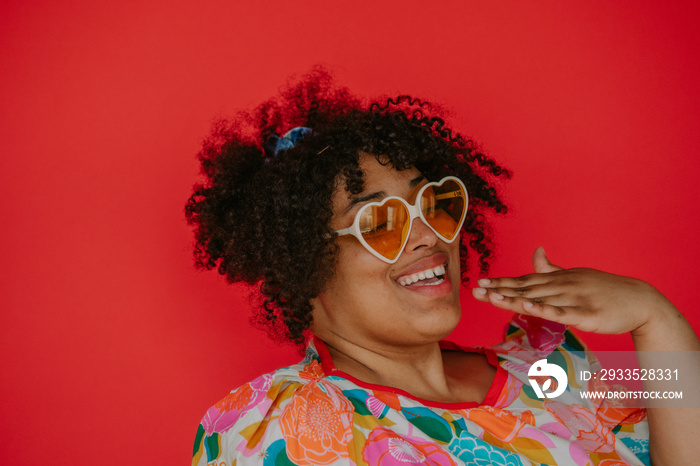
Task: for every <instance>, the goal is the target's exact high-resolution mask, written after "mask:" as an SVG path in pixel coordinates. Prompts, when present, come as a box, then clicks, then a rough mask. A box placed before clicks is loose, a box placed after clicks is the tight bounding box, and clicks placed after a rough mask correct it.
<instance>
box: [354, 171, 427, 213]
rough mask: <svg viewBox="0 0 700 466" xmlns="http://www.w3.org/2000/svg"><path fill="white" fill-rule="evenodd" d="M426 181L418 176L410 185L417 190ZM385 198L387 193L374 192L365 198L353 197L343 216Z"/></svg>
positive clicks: (421, 176) (423, 177)
mask: <svg viewBox="0 0 700 466" xmlns="http://www.w3.org/2000/svg"><path fill="white" fill-rule="evenodd" d="M424 179H425V176H423V175H418V176H416V177H415V178H413V179H412V180H411V181H410V183H409V186H410V188H411V189H413V188H415V187H416V186H418V185H419V184H420V183H421V182H422V181H423V180H424ZM385 197H387V195H386V192H385V191H377V192H374V193H369V194H365V195H364V196H352V197H351V198H350V204H348V206H347V207H346V208H345V211H344V212H343V215H345V214H347V213H348V212H350V211H351V210H352V208H353V207H355V206H356V205H357V204H362V203H363V202H368V201H374V200H377V199H384V198H385Z"/></svg>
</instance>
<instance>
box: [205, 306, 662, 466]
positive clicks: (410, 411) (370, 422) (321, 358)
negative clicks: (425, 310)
mask: <svg viewBox="0 0 700 466" xmlns="http://www.w3.org/2000/svg"><path fill="white" fill-rule="evenodd" d="M441 346H442V348H443V350H446V351H475V350H469V349H464V348H461V347H459V346H457V345H455V344H453V343H449V342H442V343H441ZM476 351H481V352H483V353H484V354H486V355H487V357H488V359H489V362H490V363H491V364H492V365H494V366H496V367H497V372H496V376H495V378H494V381H493V383H492V385H491V388H490V390H489V392H488V394H487V395H486V399H484V401H483V402H482V403H480V404H479V403H438V402H431V401H425V400H420V399H418V398H416V397H413V396H412V395H410V394H408V393H406V392H403V391H401V390H397V389H393V388H390V387H383V386H377V385H369V384H366V383H364V382H361V381H359V380H356V379H354V378H353V377H352V376H350V375H348V374H345V373H343V372H341V371H339V370H337V369H335V367H334V366H333V363H332V361H331V359H330V355H329V353H328V350H327V349H326V347H325V345H324V344H323V342H321V341H319V340H312V341H311V342H310V344H309V346H308V348H307V352H306V357H305V359H304V360H303V361H302V362H301V363H299V364H297V365H294V366H290V367H286V368H283V369H279V370H277V371H274V372H272V373H269V374H265V375H263V376H261V377H258V378H257V379H255V380H253V381H252V382H249V383H246V384H245V385H243V386H241V387H239V388H237V389H236V390H234V391H233V392H231V393H230V394H229V395H227V396H226V397H225V398H224V399H222V400H221V401H219V402H218V403H216V404H215V405H214V406H213V407H211V408H210V409H209V410H208V411H207V413H206V414H205V416H204V418H203V419H202V423H201V424H200V426H199V429H198V431H197V436H196V439H195V445H194V456H193V459H192V464H193V465H194V466H197V465H199V466H204V465H215V466H224V465H225V466H232V465H238V466H242V465H249V464H251V465H252V464H256V465H263V466H268V465H303V466H307V465H381V466H389V465H396V466H399V465H400V466H406V465H410V464H428V465H435V466H447V465H468V466H491V465H494V466H529V465H577V466H584V465H588V466H614V465H649V464H650V463H649V455H648V444H649V441H648V439H649V432H648V428H647V422H646V412H645V411H644V409H642V408H633V407H626V406H625V405H624V404H622V402H621V401H619V400H615V401H614V402H611V400H586V401H581V399H580V398H579V397H575V396H574V392H575V391H580V390H595V389H600V388H601V387H593V386H590V385H592V384H598V383H599V382H596V381H587V382H581V381H579V380H576V378H575V374H578V373H580V372H579V371H581V370H591V366H594V365H595V364H596V361H595V358H594V357H593V356H592V355H591V354H590V353H589V352H587V351H586V350H585V347H584V346H583V345H582V344H581V342H580V341H579V340H578V339H577V338H576V337H575V336H574V334H573V333H571V332H569V331H567V330H566V328H565V327H564V326H563V325H561V324H557V323H553V322H548V321H544V320H541V319H538V318H534V317H530V316H522V315H517V316H515V318H514V319H513V321H512V322H511V324H510V326H509V328H508V329H507V332H506V338H505V342H504V343H501V344H499V345H497V346H494V347H492V348H488V349H485V350H476ZM542 358H547V361H548V363H553V364H556V365H558V366H559V367H562V368H563V369H564V370H565V371H566V373H567V375H568V379H569V381H568V382H569V383H568V388H567V390H566V392H564V394H563V395H561V396H559V397H557V398H544V399H540V398H538V397H537V396H536V394H535V393H534V391H533V389H532V387H531V386H530V383H529V381H528V380H529V379H528V370H529V368H530V366H531V365H532V363H534V362H535V361H537V360H539V359H542ZM593 370H595V368H594V369H593Z"/></svg>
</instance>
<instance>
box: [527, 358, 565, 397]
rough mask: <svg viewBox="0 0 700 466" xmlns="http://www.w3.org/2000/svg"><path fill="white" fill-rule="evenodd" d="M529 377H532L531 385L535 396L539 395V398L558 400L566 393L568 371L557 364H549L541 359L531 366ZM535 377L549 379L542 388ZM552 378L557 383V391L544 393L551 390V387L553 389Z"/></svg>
mask: <svg viewBox="0 0 700 466" xmlns="http://www.w3.org/2000/svg"><path fill="white" fill-rule="evenodd" d="M527 375H528V376H529V377H530V385H532V389H533V390H534V391H535V395H537V397H538V398H544V397H547V398H556V397H558V396H559V395H561V394H562V393H564V392H565V391H566V386H567V377H566V371H564V369H562V368H561V367H559V366H557V365H556V364H549V363H548V362H547V360H546V359H540V360H539V361H537V362H536V363H534V364H533V365H532V366H530V370H529V371H527ZM533 377H536V378H537V379H539V380H542V377H548V378H547V380H545V382H544V383H543V384H542V388H540V385H539V383H538V382H537V380H535V379H534V378H533ZM552 378H554V380H556V382H557V386H556V389H555V390H554V391H553V392H547V393H544V392H545V391H547V390H549V387H551V385H552Z"/></svg>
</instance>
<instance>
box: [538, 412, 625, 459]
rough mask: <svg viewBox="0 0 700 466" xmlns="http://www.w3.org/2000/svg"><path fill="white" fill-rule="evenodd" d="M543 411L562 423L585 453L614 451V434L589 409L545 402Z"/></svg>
mask: <svg viewBox="0 0 700 466" xmlns="http://www.w3.org/2000/svg"><path fill="white" fill-rule="evenodd" d="M545 409H546V410H547V411H549V412H550V413H551V414H552V416H554V418H555V419H556V420H557V421H559V422H560V423H562V424H563V425H564V426H566V428H567V429H568V430H569V432H571V433H572V434H573V435H574V436H575V437H576V439H577V443H578V444H579V445H581V447H582V448H583V449H584V450H586V451H587V452H591V453H610V452H613V451H615V434H613V432H612V430H610V429H609V428H608V427H607V426H605V425H603V423H602V422H601V420H600V419H598V418H597V417H596V415H595V414H593V413H592V412H591V411H590V410H589V409H587V408H586V407H585V406H582V405H580V404H576V403H572V404H570V405H566V404H564V403H561V402H559V401H547V402H545Z"/></svg>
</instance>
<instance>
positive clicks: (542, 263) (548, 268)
mask: <svg viewBox="0 0 700 466" xmlns="http://www.w3.org/2000/svg"><path fill="white" fill-rule="evenodd" d="M532 268H534V269H535V272H536V273H548V272H555V271H557V270H563V269H562V268H561V267H557V266H556V265H554V264H552V263H551V262H549V259H547V256H546V255H545V253H544V248H543V247H542V246H540V247H539V248H537V249H535V253H534V254H533V255H532Z"/></svg>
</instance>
